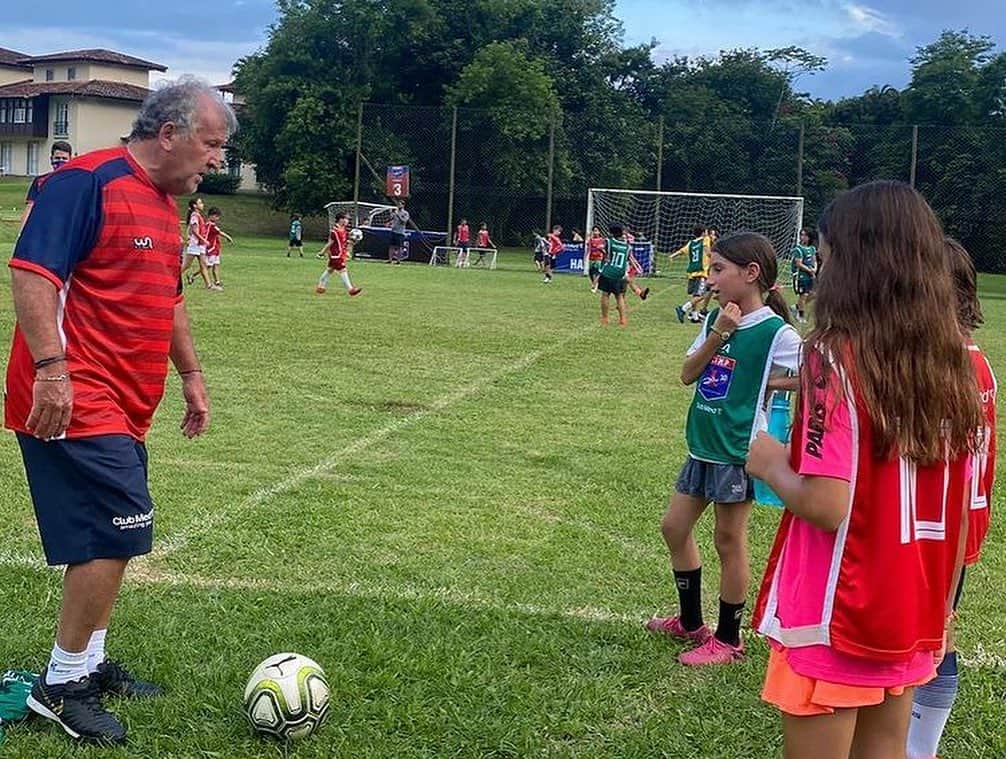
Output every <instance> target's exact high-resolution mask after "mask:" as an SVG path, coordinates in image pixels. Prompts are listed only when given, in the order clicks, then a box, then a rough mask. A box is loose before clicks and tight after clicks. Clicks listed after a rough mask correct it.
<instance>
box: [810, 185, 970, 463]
mask: <svg viewBox="0 0 1006 759" xmlns="http://www.w3.org/2000/svg"><path fill="white" fill-rule="evenodd" d="M819 228H820V230H821V237H822V247H823V249H824V251H825V265H824V267H823V268H822V274H821V277H820V278H819V280H818V282H817V287H816V290H817V308H816V311H815V319H816V325H815V327H814V329H813V330H812V331H811V333H810V334H809V335H808V336H807V350H808V352H809V351H811V350H817V351H820V353H821V354H823V355H825V356H831V357H833V360H834V361H836V362H837V363H838V364H839V365H841V366H843V367H844V368H845V369H846V370H847V371H848V374H849V375H850V376H851V377H852V378H853V383H854V385H855V387H856V389H857V390H858V391H859V393H860V394H861V396H862V399H863V402H864V403H865V405H866V410H867V413H868V414H869V416H870V420H871V423H872V427H873V434H874V440H875V450H874V451H873V454H874V455H875V456H877V457H883V458H887V457H889V456H892V455H901V456H904V457H905V458H908V459H910V460H913V461H916V462H917V463H920V464H931V463H934V462H936V461H940V460H942V459H943V458H944V457H945V456H946V455H947V453H948V450H947V448H948V447H949V454H950V455H951V456H958V455H960V454H961V453H963V452H964V451H967V450H970V449H972V448H973V447H974V431H975V430H976V429H978V428H979V427H980V426H981V425H982V423H983V421H982V420H983V416H982V409H981V405H980V404H979V399H978V392H977V388H976V385H975V377H974V370H973V369H972V367H971V361H970V359H969V358H968V355H967V351H966V349H965V347H964V342H963V340H961V333H960V330H959V328H958V326H957V321H956V319H954V320H951V319H946V318H941V314H943V313H944V312H945V310H946V308H947V306H948V305H949V304H953V303H955V294H954V285H953V280H952V279H951V276H950V261H949V256H948V255H947V253H946V249H945V247H944V242H943V239H944V238H943V230H942V229H941V228H940V223H939V221H938V220H937V219H936V215H935V214H934V213H933V211H932V209H931V208H930V207H929V205H928V204H927V203H926V201H925V200H924V199H923V197H922V196H921V195H920V194H919V193H918V192H916V191H915V190H914V189H912V188H911V187H909V186H908V185H906V184H903V183H900V182H871V183H869V184H864V185H861V186H859V187H857V188H855V189H854V190H850V191H848V192H845V193H843V194H842V195H839V196H838V197H837V198H836V199H835V200H834V201H832V203H831V204H830V205H829V206H828V207H827V208H826V209H825V210H824V214H823V215H822V216H821V221H820V223H819ZM807 375H809V373H805V377H804V382H803V387H804V390H805V392H810V390H811V387H812V384H813V383H814V382H815V380H818V379H819V378H813V377H810V376H807Z"/></svg>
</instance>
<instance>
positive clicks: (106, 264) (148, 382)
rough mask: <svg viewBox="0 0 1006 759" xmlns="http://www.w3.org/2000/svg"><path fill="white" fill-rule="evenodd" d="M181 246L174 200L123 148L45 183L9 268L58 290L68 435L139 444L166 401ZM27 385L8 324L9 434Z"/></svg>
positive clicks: (28, 363)
mask: <svg viewBox="0 0 1006 759" xmlns="http://www.w3.org/2000/svg"><path fill="white" fill-rule="evenodd" d="M180 245H181V238H180V236H179V234H178V217H177V209H176V206H175V202H174V199H173V198H172V197H171V196H170V195H168V194H166V193H164V192H162V191H161V190H159V189H158V188H157V187H156V186H155V185H154V183H153V182H152V181H151V179H150V177H149V176H147V173H146V172H145V171H144V170H143V168H142V167H141V166H140V165H139V164H138V163H137V162H136V161H135V160H134V159H133V157H132V156H130V155H129V152H128V151H127V149H126V148H124V147H119V148H110V149H108V150H98V151H95V152H93V153H88V154H86V155H83V156H80V157H78V158H76V159H74V160H72V161H70V162H69V163H67V164H66V165H65V166H64V167H62V168H61V170H60V171H58V172H54V173H53V174H52V175H50V176H49V177H48V179H47V180H46V181H45V183H44V184H43V185H42V187H41V191H40V192H39V193H38V196H37V197H36V198H35V204H34V206H33V207H32V211H31V213H30V214H29V215H28V219H27V221H26V223H25V227H24V230H23V231H22V232H21V236H20V237H19V238H18V242H17V246H16V248H15V249H14V257H13V258H12V259H11V261H10V266H11V268H14V269H23V270H25V271H30V272H34V273H35V274H38V275H40V276H43V277H45V278H46V279H48V280H49V281H50V282H51V283H52V284H53V286H54V287H56V288H57V289H58V290H59V294H60V308H59V312H58V314H57V320H58V323H59V331H60V339H61V340H62V342H63V347H64V350H65V353H66V358H67V366H68V369H69V371H70V374H71V377H72V381H73V416H72V417H71V419H70V425H69V427H68V428H67V431H66V436H67V437H68V438H75V437H76V438H80V437H92V436H95V435H110V434H124V435H130V436H131V437H133V438H135V439H136V440H143V439H144V437H145V436H146V434H147V430H148V429H149V428H150V423H151V419H152V418H153V415H154V410H155V409H156V408H157V404H158V403H159V402H160V400H161V397H162V396H163V395H164V382H165V378H166V376H167V372H168V353H169V350H170V347H171V333H172V326H173V323H174V313H175V306H176V305H177V304H178V303H179V302H181V298H182V295H181V281H180V277H179V271H180V268H181V261H180V256H179V249H180ZM38 358H42V357H38ZM34 376H35V370H34V366H33V357H32V355H31V352H30V351H29V350H28V345H27V343H26V342H25V339H24V335H23V334H22V332H21V329H20V327H19V326H17V325H15V329H14V342H13V345H12V346H11V353H10V361H9V362H8V365H7V393H6V397H5V402H4V424H5V426H6V427H7V428H9V429H12V430H15V431H18V432H27V431H28V430H27V429H25V422H26V421H27V419H28V415H29V413H30V411H31V405H32V385H33V381H34Z"/></svg>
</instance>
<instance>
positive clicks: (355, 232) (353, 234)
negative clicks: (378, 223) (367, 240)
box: [349, 229, 363, 242]
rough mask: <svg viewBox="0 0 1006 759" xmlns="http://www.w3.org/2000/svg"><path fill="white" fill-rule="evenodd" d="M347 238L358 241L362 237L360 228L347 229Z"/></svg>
mask: <svg viewBox="0 0 1006 759" xmlns="http://www.w3.org/2000/svg"><path fill="white" fill-rule="evenodd" d="M349 239H350V240H352V241H353V242H360V240H362V239H363V230H362V229H351V230H349Z"/></svg>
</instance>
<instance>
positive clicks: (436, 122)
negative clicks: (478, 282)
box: [354, 103, 1006, 271]
mask: <svg viewBox="0 0 1006 759" xmlns="http://www.w3.org/2000/svg"><path fill="white" fill-rule="evenodd" d="M358 119H359V122H358V137H357V167H358V168H357V178H356V185H355V190H354V200H359V201H364V202H385V201H386V196H385V194H384V192H385V170H386V167H387V166H388V165H393V164H408V165H409V166H410V169H411V175H412V182H411V184H412V197H411V198H410V201H409V208H410V211H411V213H412V216H413V218H414V220H415V221H416V223H417V224H418V225H419V226H420V227H421V228H423V229H430V230H439V231H443V230H446V229H452V228H453V227H454V226H456V225H457V223H458V222H459V220H460V219H461V218H466V219H467V220H468V221H469V223H470V224H471V225H472V226H473V227H477V225H478V224H479V223H481V222H483V221H485V222H487V223H488V224H489V226H490V229H491V230H492V233H493V238H494V240H496V241H497V242H498V243H500V244H504V245H525V244H527V243H528V241H529V240H530V238H531V233H532V231H533V230H538V231H540V230H543V229H545V228H547V227H548V226H550V225H551V224H552V223H553V222H555V223H561V224H563V226H564V227H565V228H566V229H567V230H571V229H574V228H576V229H582V227H583V224H584V221H585V211H586V197H587V190H588V189H589V188H590V187H592V186H604V187H624V188H630V189H655V190H668V191H681V192H702V193H737V194H752V195H800V196H803V197H804V198H805V200H806V206H805V214H804V218H805V219H806V220H807V223H812V222H813V221H814V220H815V219H816V218H817V215H818V214H819V212H820V211H821V210H822V209H823V208H824V206H825V205H826V204H827V203H828V202H829V201H830V200H831V199H832V198H834V197H835V195H837V194H838V193H840V192H842V191H843V190H846V189H848V188H850V187H854V186H856V185H858V184H861V183H863V182H867V181H870V180H874V179H897V180H901V181H904V182H909V183H911V184H912V185H914V186H915V187H917V188H918V189H919V190H920V191H921V192H922V193H923V195H925V197H926V198H927V199H928V200H929V202H930V204H931V205H932V206H933V208H934V209H935V210H936V212H937V214H939V216H940V218H941V219H942V221H943V223H944V226H945V228H946V229H947V231H948V232H949V233H951V234H953V235H955V236H957V237H958V238H960V239H961V240H962V242H964V244H965V246H966V247H968V249H969V251H970V252H971V254H972V255H973V256H974V258H975V261H976V264H977V265H978V268H979V269H980V270H982V271H1004V270H1006V256H1003V255H1001V253H1000V246H1001V244H1002V241H1003V240H1004V239H1006V193H1004V192H1003V190H1002V188H1003V187H1004V186H1006V183H1004V180H1006V129H1003V128H1001V127H988V126H981V125H977V126H974V125H960V126H945V125H912V124H893V125H879V126H878V125H873V124H831V125H820V124H815V125H809V124H803V123H793V122H791V121H786V122H777V123H772V124H753V125H752V124H751V123H749V122H747V123H737V124H734V123H730V122H712V123H707V122H685V121H682V122H673V121H671V120H667V121H666V122H665V121H664V120H663V119H661V120H659V121H658V122H657V123H653V124H646V125H644V126H643V127H642V128H637V130H636V131H637V133H635V134H629V135H625V134H623V135H621V137H622V139H621V144H622V145H628V146H629V147H628V148H627V149H626V151H625V152H627V153H632V154H633V155H628V156H619V157H618V159H619V160H615V161H610V160H605V157H604V156H592V155H590V151H591V145H590V144H589V141H586V143H585V140H583V139H581V138H582V136H583V134H582V132H583V131H584V130H583V129H582V124H580V123H578V121H577V116H576V115H575V114H569V113H567V114H564V115H562V116H560V117H559V118H558V119H557V120H555V121H553V122H538V123H532V124H527V125H524V127H526V128H516V129H515V128H514V126H513V125H512V124H511V125H500V124H497V123H496V121H495V119H494V118H493V116H492V114H491V113H490V112H489V111H481V110H477V109H468V108H436V107H412V106H399V105H375V104H370V103H366V104H361V105H360V107H359V114H358Z"/></svg>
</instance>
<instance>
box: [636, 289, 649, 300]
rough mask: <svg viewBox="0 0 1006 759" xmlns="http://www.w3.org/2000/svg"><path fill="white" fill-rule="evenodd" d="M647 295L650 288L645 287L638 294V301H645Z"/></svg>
mask: <svg viewBox="0 0 1006 759" xmlns="http://www.w3.org/2000/svg"><path fill="white" fill-rule="evenodd" d="M649 294H650V288H648V287H645V288H643V292H641V293H640V294H639V299H640V300H646V297H647V296H648V295H649Z"/></svg>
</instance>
